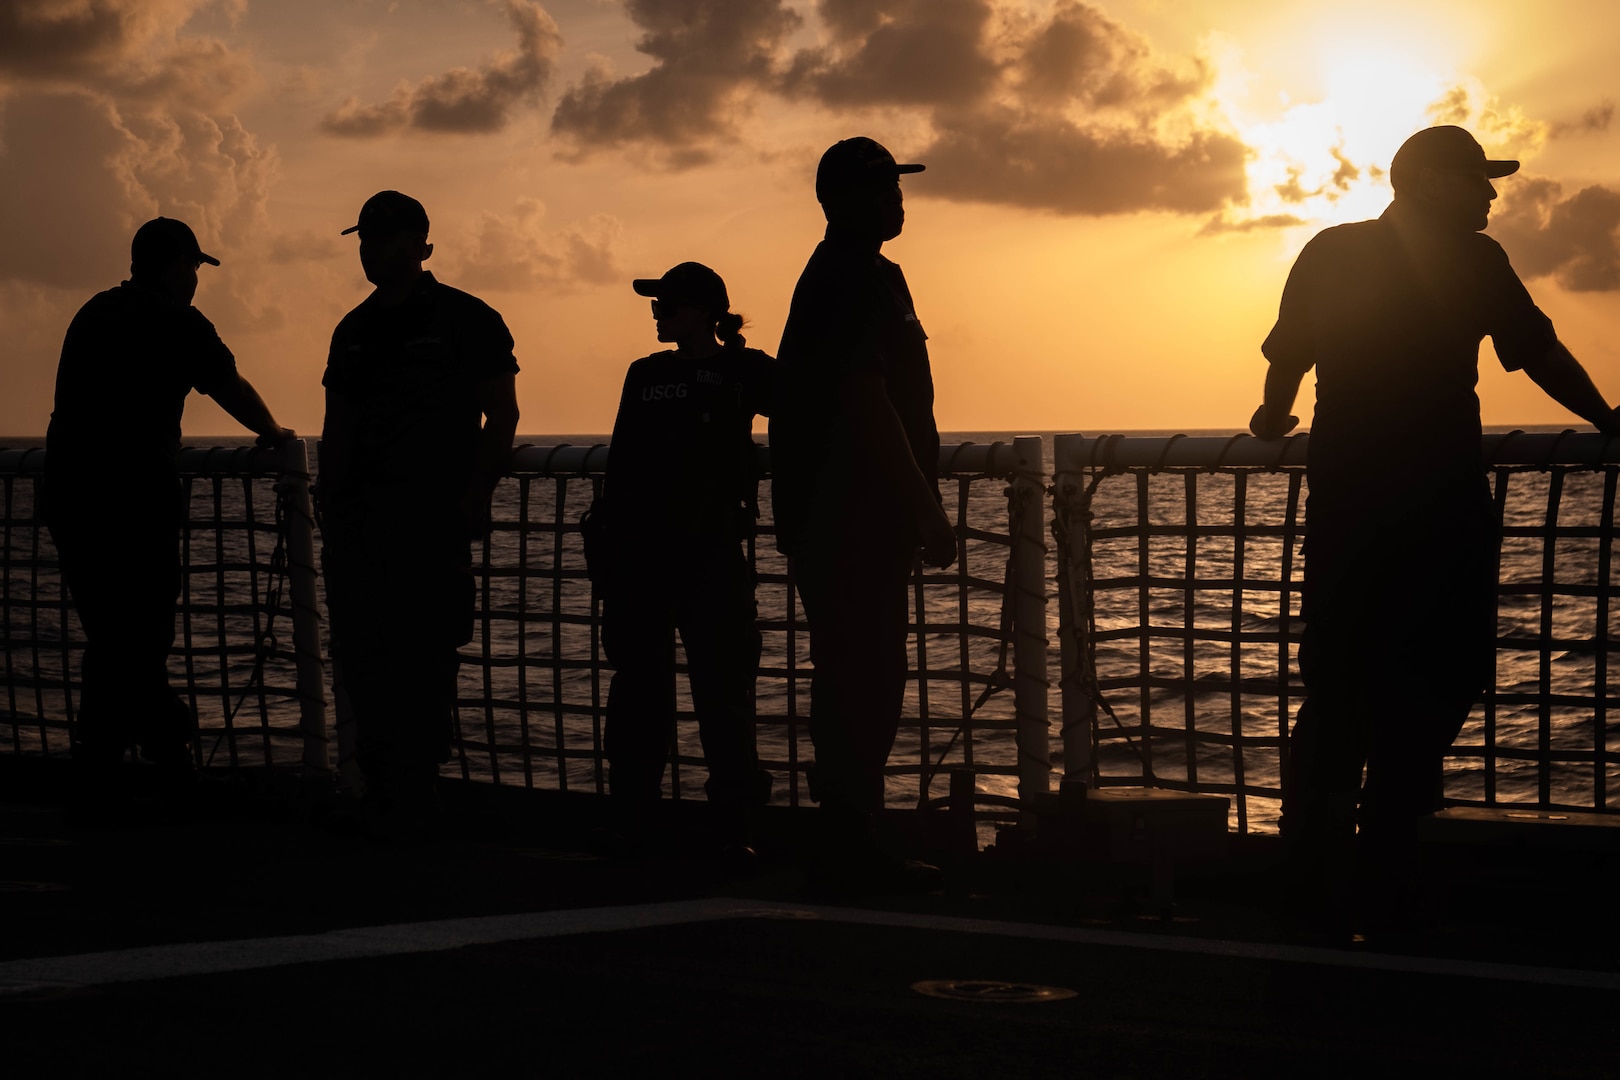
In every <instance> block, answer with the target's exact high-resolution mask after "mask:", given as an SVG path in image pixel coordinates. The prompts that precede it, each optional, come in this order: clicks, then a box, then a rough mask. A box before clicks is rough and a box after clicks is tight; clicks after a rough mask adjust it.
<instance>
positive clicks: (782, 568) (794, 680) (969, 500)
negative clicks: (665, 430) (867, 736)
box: [340, 438, 1049, 806]
mask: <svg viewBox="0 0 1620 1080" xmlns="http://www.w3.org/2000/svg"><path fill="white" fill-rule="evenodd" d="M758 454H759V456H758V473H759V475H760V476H761V477H762V478H765V477H768V475H769V470H770V455H769V450H768V449H765V448H763V447H762V448H760V450H759V452H758ZM607 455H608V448H607V447H605V446H595V447H583V446H581V447H569V446H551V447H541V446H527V447H521V448H519V449H518V450H517V451H515V452H514V454H513V456H512V461H511V465H510V469H509V472H510V477H509V479H507V480H505V481H503V482H502V484H501V486H500V488H499V489H498V490H497V493H496V498H495V507H494V526H493V528H492V530H491V534H490V537H489V539H488V540H487V541H486V542H485V544H484V546H483V551H482V554H481V557H480V558H478V559H476V560H475V566H474V572H475V576H476V578H477V580H478V583H479V606H478V614H477V621H476V625H477V627H478V630H477V633H476V635H475V638H474V641H473V643H472V645H471V646H469V647H468V648H467V649H465V650H464V651H463V654H462V678H461V691H460V701H459V710H458V711H459V715H460V731H459V733H458V736H457V738H456V740H455V754H456V761H455V764H454V766H453V767H454V768H455V769H456V770H458V771H459V773H460V775H462V776H464V777H468V778H483V779H488V780H492V781H495V782H503V783H504V782H517V783H522V784H525V785H530V786H536V785H538V786H545V787H557V788H560V789H562V790H574V789H583V790H587V791H596V792H600V791H604V790H605V789H606V783H607V777H606V766H605V762H604V758H603V749H602V735H603V732H602V723H603V717H604V712H605V704H606V699H607V680H608V679H609V678H610V677H611V672H610V668H609V665H608V664H607V662H606V660H605V658H604V656H603V654H602V649H601V631H600V622H599V615H600V611H599V598H598V597H597V596H596V595H595V594H594V593H593V590H592V587H591V584H590V582H589V580H588V579H587V577H586V575H585V564H584V552H583V548H582V546H581V540H580V535H579V526H578V519H579V515H580V514H581V513H583V512H584V510H585V509H586V507H588V506H589V505H590V502H591V499H592V498H593V497H594V496H595V495H597V494H598V493H599V492H600V490H601V483H602V477H603V474H604V471H605V469H606V464H607ZM1043 464H1044V463H1043V460H1042V447H1041V441H1040V440H1039V439H1038V438H1030V439H1019V440H1016V441H1015V443H1014V444H1005V443H998V444H991V445H975V444H962V445H959V446H950V447H946V448H944V449H943V450H942V451H941V455H940V474H941V486H942V489H943V490H944V492H945V494H946V503H947V507H948V509H950V510H952V511H953V512H954V517H955V519H956V521H957V524H958V532H959V536H960V540H959V547H958V559H957V563H956V564H955V565H954V566H953V567H951V568H949V569H947V570H944V571H934V570H926V571H924V570H921V569H919V571H918V572H917V573H916V575H915V576H914V579H913V585H912V598H913V600H912V609H913V626H912V633H911V637H910V645H909V649H910V657H911V671H910V675H909V678H908V682H907V694H906V710H905V715H904V717H903V719H902V724H901V734H900V738H899V740H898V741H897V744H896V751H895V753H894V755H892V756H891V759H890V767H889V775H890V781H889V801H890V802H891V804H895V805H909V804H916V803H919V802H924V801H926V800H928V799H929V798H931V797H934V796H935V795H937V794H938V793H939V792H938V790H937V789H938V788H939V787H941V786H943V784H944V783H945V781H946V773H947V772H948V770H950V769H951V768H952V767H953V766H954V767H963V766H966V767H970V768H972V769H973V770H975V772H977V773H978V774H979V775H980V776H981V777H982V778H983V779H982V785H981V786H982V788H983V790H984V791H985V792H986V793H988V794H991V795H998V794H999V795H1002V796H1009V797H1010V796H1012V795H1013V794H1014V793H1015V792H1022V793H1024V794H1026V795H1027V794H1028V793H1029V792H1030V791H1032V790H1036V789H1038V790H1042V791H1044V790H1045V789H1046V782H1047V772H1048V769H1049V766H1048V762H1047V751H1046V694H1047V687H1046V675H1045V650H1046V639H1045V634H1044V627H1045V611H1044V608H1045V587H1044V581H1043V580H1042V579H1043V576H1044V573H1045V554H1046V548H1045V542H1044V529H1043V523H1042V506H1041V504H1042V479H1041V478H1042V474H1043V472H1044V469H1043ZM760 507H761V520H760V522H759V527H758V530H757V535H756V536H755V537H754V538H753V539H752V540H751V541H750V542H749V544H748V559H749V564H750V566H751V567H752V568H753V570H754V572H755V575H756V579H757V582H758V588H757V593H756V597H757V602H758V605H759V628H760V631H761V634H762V636H763V638H764V649H763V656H762V661H761V664H760V668H759V672H758V677H757V680H756V691H755V699H756V716H757V722H758V725H759V743H760V752H761V757H762V764H763V765H764V767H765V768H767V769H768V770H770V771H772V772H773V773H775V774H776V778H777V781H778V782H777V785H776V800H777V801H779V802H786V803H787V804H789V805H795V806H797V805H800V804H801V803H803V802H805V801H806V800H807V798H808V793H807V789H806V786H805V783H804V774H805V770H806V767H807V764H808V761H809V758H810V753H809V746H808V741H807V740H808V712H809V709H808V705H809V677H810V671H809V668H808V648H809V644H808V642H809V639H808V636H807V631H806V625H805V622H804V618H803V613H802V611H801V610H800V608H799V605H798V600H797V595H796V593H795V591H794V588H793V582H792V577H791V572H790V568H789V566H788V564H787V561H786V560H785V559H784V558H783V557H782V556H781V555H780V554H779V553H778V552H777V551H776V550H775V547H774V543H773V540H774V535H775V529H774V525H773V523H772V519H771V516H770V493H769V486H768V484H763V483H762V485H761V489H760ZM643 529H644V532H645V538H646V543H647V544H649V545H656V544H658V543H659V536H658V523H656V522H646V523H644V526H643ZM1017 627H1031V628H1033V629H1031V630H1027V631H1020V630H1016V629H1015V628H1017ZM678 669H679V670H680V671H681V672H684V670H685V665H684V663H681V664H679V665H678ZM678 687H679V689H678V717H677V724H676V737H675V747H674V754H673V755H672V758H671V770H670V775H669V779H668V786H669V789H670V791H671V793H672V794H674V795H675V796H676V797H681V796H682V795H686V796H690V795H692V794H695V793H696V792H698V791H700V790H701V788H702V783H703V781H704V779H706V772H705V770H704V764H703V755H702V752H701V747H700V745H699V742H698V738H697V730H696V724H695V720H694V717H693V715H692V711H691V701H690V697H689V695H688V693H687V690H686V686H685V680H684V678H683V679H680V680H678ZM1000 691H1007V693H999V692H1000ZM342 730H343V729H342V728H340V733H341V731H342ZM340 742H346V740H340Z"/></svg>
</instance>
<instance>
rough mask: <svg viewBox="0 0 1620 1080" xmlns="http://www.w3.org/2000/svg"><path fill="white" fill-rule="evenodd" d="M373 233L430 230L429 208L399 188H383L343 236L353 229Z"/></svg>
mask: <svg viewBox="0 0 1620 1080" xmlns="http://www.w3.org/2000/svg"><path fill="white" fill-rule="evenodd" d="M356 231H359V232H364V233H370V234H371V235H373V236H393V235H394V234H396V233H402V232H414V233H426V232H427V231H428V216H427V211H426V210H425V209H423V208H422V204H421V203H419V202H417V201H416V200H415V199H413V198H411V197H410V196H409V195H405V194H403V193H401V192H398V191H379V192H377V194H375V195H373V196H372V197H371V198H369V199H367V200H366V203H365V205H364V206H362V207H361V208H360V220H359V221H357V222H356V223H355V224H353V225H350V226H349V227H348V228H347V229H344V230H343V231H342V232H341V233H339V234H338V235H339V236H348V235H349V234H350V233H352V232H356Z"/></svg>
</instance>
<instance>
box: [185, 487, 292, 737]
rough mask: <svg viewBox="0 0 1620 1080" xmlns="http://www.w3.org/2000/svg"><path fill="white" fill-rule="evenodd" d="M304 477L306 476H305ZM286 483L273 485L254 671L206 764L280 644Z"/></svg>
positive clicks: (260, 681) (229, 731)
mask: <svg viewBox="0 0 1620 1080" xmlns="http://www.w3.org/2000/svg"><path fill="white" fill-rule="evenodd" d="M304 479H306V480H307V479H308V477H304ZM288 483H289V480H288V478H287V477H283V478H282V479H281V480H278V481H277V482H276V485H275V493H276V501H275V529H276V543H275V546H274V547H273V548H272V549H271V551H270V583H269V585H268V587H267V588H266V589H265V593H264V607H265V609H266V611H267V612H268V614H267V615H266V616H265V620H264V626H263V628H262V629H261V630H260V631H259V634H258V637H257V640H255V641H254V643H253V671H252V672H251V673H250V674H249V675H248V681H247V685H245V686H244V687H242V693H241V694H240V695H238V696H237V699H236V704H235V705H233V706H231V711H230V712H229V713H227V714H226V716H225V724H224V729H223V730H222V731H221V732H220V733H219V734H218V735H217V736H215V737H214V743H213V745H212V746H210V747H209V748H208V757H207V758H206V759H205V760H204V761H203V766H204V767H205V768H206V767H207V766H209V765H212V764H213V763H214V755H215V754H216V753H218V752H219V747H220V744H221V743H222V742H224V741H225V737H226V736H227V735H230V734H232V733H233V728H232V725H233V724H234V723H235V721H236V714H237V713H239V712H241V710H242V706H243V704H245V703H246V702H247V699H248V695H249V694H251V693H253V691H254V689H255V688H256V687H257V688H262V687H263V685H264V664H265V661H266V660H268V659H269V658H270V657H271V656H274V655H275V653H276V651H277V649H278V648H279V646H280V642H279V641H278V639H277V638H276V615H277V614H278V613H279V612H280V611H281V597H282V594H283V592H284V591H285V587H286V584H287V513H288V509H289V507H288V502H289V500H288V497H287V492H288ZM311 525H313V522H311ZM250 572H251V571H250Z"/></svg>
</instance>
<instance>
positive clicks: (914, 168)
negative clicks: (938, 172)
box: [894, 165, 928, 173]
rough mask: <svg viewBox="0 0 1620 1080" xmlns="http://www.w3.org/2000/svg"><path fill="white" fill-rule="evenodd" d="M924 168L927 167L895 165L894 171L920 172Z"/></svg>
mask: <svg viewBox="0 0 1620 1080" xmlns="http://www.w3.org/2000/svg"><path fill="white" fill-rule="evenodd" d="M926 168H928V166H926V165H896V166H895V167H894V171H895V172H897V173H911V172H922V171H923V170H924V169H926Z"/></svg>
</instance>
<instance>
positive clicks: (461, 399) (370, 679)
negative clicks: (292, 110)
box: [319, 191, 518, 833]
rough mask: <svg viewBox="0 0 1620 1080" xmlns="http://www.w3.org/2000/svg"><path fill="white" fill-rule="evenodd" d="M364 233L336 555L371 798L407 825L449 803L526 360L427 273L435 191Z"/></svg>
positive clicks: (335, 478)
mask: <svg viewBox="0 0 1620 1080" xmlns="http://www.w3.org/2000/svg"><path fill="white" fill-rule="evenodd" d="M356 231H358V232H359V233H360V265H361V267H362V268H363V269H364V270H365V274H366V280H367V281H369V282H371V283H372V284H373V285H375V286H376V289H375V290H373V292H372V293H371V295H370V296H368V297H366V298H365V300H363V301H361V303H360V305H359V306H358V307H356V308H355V309H354V310H353V311H351V312H349V313H348V314H347V315H345V316H344V317H343V320H342V321H341V322H339V323H338V325H337V329H336V330H335V331H334V332H333V334H332V349H331V353H330V354H329V356H328V358H327V362H326V375H325V378H324V379H322V383H323V385H325V387H326V427H325V431H324V436H323V440H322V443H321V461H320V484H319V491H320V499H321V510H322V536H323V538H324V542H325V549H324V553H323V564H324V569H325V573H326V589H327V603H328V606H329V608H330V610H331V613H332V634H333V639H334V645H335V646H336V657H337V659H338V661H339V662H340V663H341V664H342V670H343V681H344V685H345V687H346V689H347V692H348V695H349V700H350V701H351V703H352V704H353V706H354V714H355V720H356V722H357V724H358V725H359V736H360V745H359V764H360V768H361V771H362V772H363V773H364V774H365V781H366V792H365V800H366V801H365V807H366V809H367V812H368V816H369V817H370V819H371V821H372V822H373V823H374V824H376V825H377V826H378V827H379V828H380V829H381V830H382V831H383V832H385V833H390V832H394V831H396V830H407V831H408V830H410V829H412V828H415V827H417V826H419V825H422V824H427V823H430V822H431V820H432V818H433V816H434V815H435V814H436V812H437V794H436V782H437V777H438V771H439V766H440V765H441V764H442V763H443V762H445V761H447V760H449V752H450V736H451V731H452V727H453V720H454V710H455V699H456V671H457V664H458V662H457V658H456V649H457V648H458V647H459V646H461V645H465V644H466V643H467V642H469V641H471V640H472V632H473V625H472V622H473V599H474V593H473V578H472V557H471V551H470V549H469V544H470V542H471V541H472V540H474V539H477V538H480V537H482V536H483V535H484V533H485V531H486V529H487V521H488V508H489V500H490V496H491V495H492V493H493V492H494V490H495V485H496V483H497V482H498V481H499V479H500V477H501V476H502V474H503V473H504V472H505V468H506V460H507V457H508V456H509V455H510V453H511V449H512V439H513V436H514V433H515V432H516V431H517V423H518V406H517V396H516V374H517V370H518V365H517V360H516V359H515V358H514V357H513V355H512V335H511V334H510V333H508V332H507V329H506V324H505V322H503V321H502V319H501V316H500V315H499V313H497V312H496V311H495V310H494V309H493V308H491V307H490V306H489V305H488V304H485V303H484V302H483V301H482V300H479V299H478V298H477V297H474V296H471V295H469V294H467V293H464V292H462V291H460V290H459V289H452V288H450V287H449V286H448V285H441V284H440V283H439V282H438V281H437V280H436V279H435V278H434V277H433V274H432V273H430V272H429V271H426V270H424V269H423V268H422V263H423V261H425V260H426V259H427V258H428V257H429V256H430V255H432V254H433V245H432V244H430V243H428V239H427V235H428V218H427V212H426V211H425V210H424V209H423V208H422V204H421V203H419V202H417V201H416V200H415V199H413V198H411V197H410V196H408V195H402V194H400V193H399V192H397V191H380V192H378V193H377V194H375V195H373V196H372V197H371V198H369V199H367V200H366V203H365V205H364V206H362V207H361V208H360V220H359V223H358V224H357V225H355V226H353V227H351V228H348V229H345V230H344V235H347V234H348V233H352V232H356Z"/></svg>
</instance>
